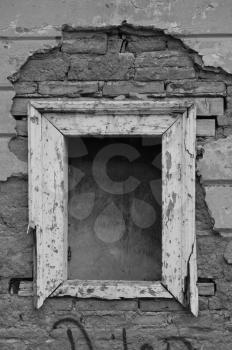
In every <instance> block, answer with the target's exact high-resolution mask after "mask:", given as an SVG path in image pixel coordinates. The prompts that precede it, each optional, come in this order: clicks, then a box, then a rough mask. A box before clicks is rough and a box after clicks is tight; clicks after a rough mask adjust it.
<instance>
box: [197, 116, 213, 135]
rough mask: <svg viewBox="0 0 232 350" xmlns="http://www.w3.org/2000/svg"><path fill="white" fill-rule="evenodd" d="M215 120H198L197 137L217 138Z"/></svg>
mask: <svg viewBox="0 0 232 350" xmlns="http://www.w3.org/2000/svg"><path fill="white" fill-rule="evenodd" d="M215 128H216V126H215V119H198V120H197V131H196V133H197V136H208V137H210V136H212V137H214V136H215Z"/></svg>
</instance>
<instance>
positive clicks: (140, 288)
mask: <svg viewBox="0 0 232 350" xmlns="http://www.w3.org/2000/svg"><path fill="white" fill-rule="evenodd" d="M32 104H33V105H34V106H36V108H38V110H37V113H38V115H39V112H41V113H42V114H43V117H42V126H39V128H40V130H39V132H38V134H39V133H42V136H41V137H42V140H41V144H42V157H41V159H42V162H40V163H39V164H38V169H39V171H40V173H41V174H42V175H40V176H42V179H43V188H42V189H40V192H42V196H43V198H42V207H41V208H40V211H42V217H43V221H42V223H43V226H42V230H41V232H42V233H43V238H42V239H41V245H40V246H38V245H37V254H38V251H39V252H40V255H41V256H43V257H42V262H43V265H42V266H41V269H39V268H38V267H37V270H38V269H39V271H43V279H41V281H39V282H40V283H42V285H41V286H40V288H41V290H42V294H41V293H40V295H39V297H40V301H39V302H37V307H39V306H41V304H42V302H43V300H44V298H45V297H47V296H49V295H50V294H51V293H52V292H53V291H54V290H55V289H56V288H57V287H59V284H60V287H59V288H58V289H57V290H56V291H55V292H54V295H67V294H68V295H73V296H78V297H86V298H87V297H88V298H89V297H99V298H106V299H108V298H110V299H118V298H133V297H140V298H142V297H155V296H158V297H160V295H163V294H162V293H163V284H164V286H165V287H166V288H167V289H168V292H170V294H171V295H172V296H174V297H175V298H177V300H178V301H179V302H181V303H182V304H183V305H185V306H189V307H190V309H191V311H192V313H193V314H194V315H196V314H197V309H198V302H197V286H196V250H195V249H196V247H195V221H194V215H195V214H194V212H195V211H194V209H195V207H194V205H195V197H194V196H195V177H194V176H195V135H196V130H195V128H196V120H195V118H196V110H195V107H193V106H192V105H189V101H186V100H184V101H179V100H176V101H175V100H172V101H169V102H168V103H167V101H166V102H165V101H158V102H155V101H129V100H126V101H125V100H124V101H111V100H102V101H97V100H85V101H72V100H66V101H51V100H47V101H46V100H42V101H35V102H34V101H33V102H32ZM33 105H32V106H33ZM34 106H33V107H34ZM33 107H30V108H31V110H30V109H29V112H30V113H32V117H30V123H33V122H34V123H35V122H37V121H36V118H33V116H34V115H33V112H34V108H35V107H34V108H33ZM38 111H39V112H38ZM54 112H55V114H54ZM68 112H72V114H70V113H68ZM80 112H81V113H80ZM178 112H179V113H178ZM56 113H60V116H59V117H58V116H57V114H56ZM90 113H91V115H90ZM157 113H159V114H158V115H157ZM167 113H168V122H167V119H166V118H167ZM49 114H50V116H49ZM143 114H145V115H146V116H143ZM38 115H36V117H38ZM54 115H55V118H56V119H54V120H55V123H54V125H55V127H54V126H53V125H52V124H51V123H50V121H49V120H48V119H47V118H49V119H50V120H51V121H52V122H54V120H52V118H53V117H54ZM112 115H113V116H112ZM75 116H76V117H75ZM114 116H116V117H114ZM75 118H76V119H75ZM102 118H103V119H102ZM127 118H129V119H127ZM124 119H125V120H126V123H125V121H124ZM73 120H74V121H75V120H76V121H75V123H73ZM116 120H117V122H116ZM161 120H163V121H165V128H166V129H167V131H166V132H165V133H164V134H163V271H162V283H160V282H151V281H150V282H149V281H144V282H137V281H136V282H131V281H130V282H128V281H80V280H77V281H72V280H70V281H66V282H65V280H66V278H67V265H66V257H67V246H66V242H67V239H66V235H67V212H66V211H67V195H66V194H67V192H65V191H67V168H68V167H67V163H66V157H67V153H66V152H67V150H66V144H65V138H64V137H63V135H62V134H61V133H60V131H59V129H60V125H58V123H60V121H63V129H60V130H61V131H62V132H64V133H65V132H66V131H67V130H68V131H67V133H66V135H78V134H80V130H82V134H84V135H86V134H91V135H93V134H95V133H96V134H97V135H102V134H103V135H104V133H106V132H107V130H110V134H113V135H118V134H125V135H131V134H132V135H134V134H135V132H136V135H141V134H143V135H152V134H153V135H157V134H159V135H160V134H162V133H163V131H164V127H163V128H161V127H160V126H159V125H160V124H161ZM86 121H87V122H86ZM130 123H132V125H130ZM144 123H145V124H144ZM80 124H81V125H80ZM99 124H100V127H99ZM158 124H159V125H158ZM36 125H37V124H36ZM144 125H145V126H144ZM90 126H91V128H90ZM106 126H107V127H106ZM154 126H155V127H154ZM35 129H36V128H35ZM41 129H42V131H41ZM29 130H30V129H29ZM156 130H158V131H156ZM156 132H157V133H156ZM37 137H38V136H37ZM30 140H31V138H30ZM30 142H31V141H30ZM35 144H36V143H34V142H33V143H32V142H31V144H30V145H31V147H32V150H33V147H35ZM37 145H38V143H37ZM38 147H39V145H38ZM36 152H38V151H36ZM35 165H36V163H35V164H34V166H35ZM36 171H38V170H36ZM40 215H41V214H40ZM45 233H46V234H45ZM40 273H41V272H40ZM44 282H45V283H46V285H44ZM62 282H63V283H62ZM37 288H38V286H37ZM153 288H154V289H153ZM157 288H158V289H157ZM161 288H162V290H161ZM165 293H166V292H165ZM166 295H167V294H166Z"/></svg>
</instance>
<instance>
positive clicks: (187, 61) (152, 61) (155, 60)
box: [135, 50, 193, 69]
mask: <svg viewBox="0 0 232 350" xmlns="http://www.w3.org/2000/svg"><path fill="white" fill-rule="evenodd" d="M192 66H193V63H192V60H191V58H190V57H189V56H188V55H187V54H184V53H182V52H180V51H175V50H173V51H171V50H164V51H155V52H144V53H141V54H139V55H137V57H136V59H135V67H136V68H145V67H159V68H160V69H161V68H164V67H175V68H176V67H183V68H187V67H192Z"/></svg>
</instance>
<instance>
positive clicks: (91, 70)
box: [68, 52, 134, 80]
mask: <svg viewBox="0 0 232 350" xmlns="http://www.w3.org/2000/svg"><path fill="white" fill-rule="evenodd" d="M133 63H134V55H133V54H132V53H129V52H128V53H119V54H117V55H116V54H107V55H101V56H87V55H79V56H76V55H75V56H72V57H71V67H70V70H69V73H68V79H69V80H128V79H130V78H131V77H132V76H133V73H134V71H133Z"/></svg>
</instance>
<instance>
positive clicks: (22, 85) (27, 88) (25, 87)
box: [14, 81, 37, 95]
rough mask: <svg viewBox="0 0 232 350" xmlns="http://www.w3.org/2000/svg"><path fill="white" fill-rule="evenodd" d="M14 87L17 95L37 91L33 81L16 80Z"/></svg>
mask: <svg viewBox="0 0 232 350" xmlns="http://www.w3.org/2000/svg"><path fill="white" fill-rule="evenodd" d="M14 89H15V92H16V94H17V95H27V94H33V93H35V92H36V91H37V84H36V83H34V82H26V81H23V82H16V83H15V84H14Z"/></svg>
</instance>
